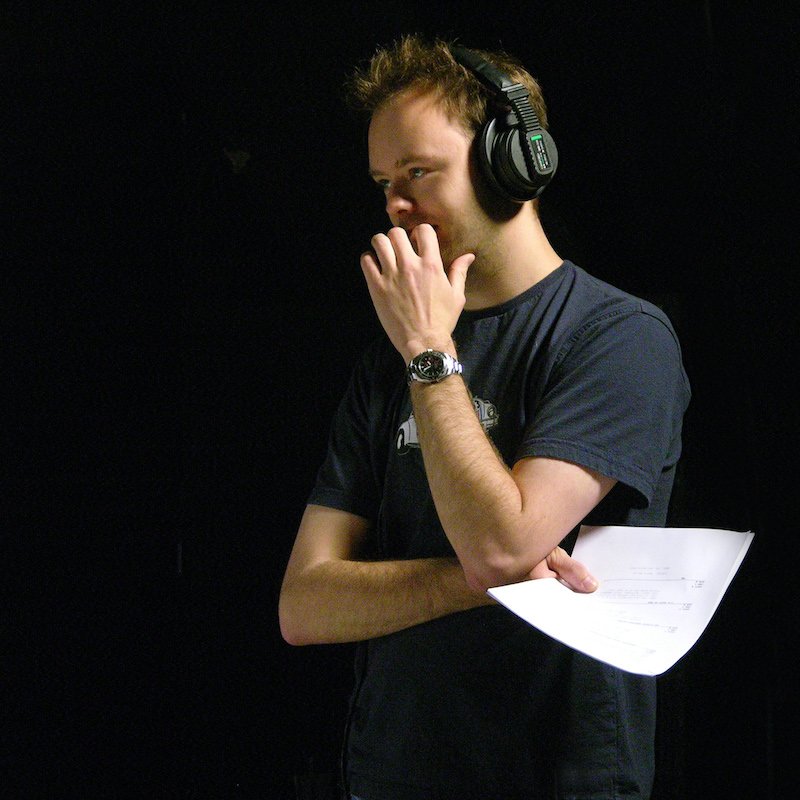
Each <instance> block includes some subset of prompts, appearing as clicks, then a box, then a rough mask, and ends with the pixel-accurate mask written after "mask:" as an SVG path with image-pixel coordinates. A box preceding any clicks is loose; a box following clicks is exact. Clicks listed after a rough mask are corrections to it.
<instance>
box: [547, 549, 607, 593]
mask: <svg viewBox="0 0 800 800" xmlns="http://www.w3.org/2000/svg"><path fill="white" fill-rule="evenodd" d="M546 561H547V566H548V567H549V568H550V569H551V570H553V572H556V573H557V574H558V577H559V579H560V580H561V582H562V583H565V584H566V585H567V586H569V587H570V589H572V590H573V591H576V592H593V591H594V590H595V589H597V586H598V583H597V580H596V579H595V578H594V576H593V575H592V574H591V573H590V572H589V570H588V569H587V568H586V567H585V566H584V565H583V564H581V562H580V561H576V560H575V559H574V558H572V556H570V555H568V554H567V552H566V551H565V550H563V549H562V548H560V547H556V548H555V550H553V551H552V552H551V553H550V555H548V556H547V559H546Z"/></svg>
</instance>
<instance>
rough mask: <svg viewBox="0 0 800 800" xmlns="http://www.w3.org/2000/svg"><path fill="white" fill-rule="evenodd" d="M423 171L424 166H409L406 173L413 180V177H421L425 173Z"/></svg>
mask: <svg viewBox="0 0 800 800" xmlns="http://www.w3.org/2000/svg"><path fill="white" fill-rule="evenodd" d="M425 172H426V170H425V168H424V167H411V169H410V170H409V171H408V174H409V176H410V177H411V179H412V180H413V179H415V178H421V177H422V176H423V175H425Z"/></svg>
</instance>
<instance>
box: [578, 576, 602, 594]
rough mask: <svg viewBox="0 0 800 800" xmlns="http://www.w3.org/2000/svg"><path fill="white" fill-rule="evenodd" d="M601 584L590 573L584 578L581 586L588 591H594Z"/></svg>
mask: <svg viewBox="0 0 800 800" xmlns="http://www.w3.org/2000/svg"><path fill="white" fill-rule="evenodd" d="M599 585H600V584H598V582H597V581H596V580H595V579H594V578H593V577H592V576H591V575H590V576H589V577H588V578H584V579H583V583H582V584H581V587H582V588H583V589H584V590H585V591H587V592H593V591H594V590H595V589H596V588H597V587H598V586H599Z"/></svg>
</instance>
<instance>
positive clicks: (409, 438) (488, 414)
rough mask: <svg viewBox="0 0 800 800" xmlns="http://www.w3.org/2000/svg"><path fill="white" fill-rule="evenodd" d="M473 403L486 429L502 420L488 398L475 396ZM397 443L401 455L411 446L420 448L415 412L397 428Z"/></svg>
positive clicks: (479, 419)
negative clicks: (483, 398)
mask: <svg viewBox="0 0 800 800" xmlns="http://www.w3.org/2000/svg"><path fill="white" fill-rule="evenodd" d="M472 405H473V406H474V407H475V413H476V414H477V415H478V421H479V422H480V423H481V425H482V426H483V429H484V430H485V431H489V430H491V429H492V428H494V427H495V426H496V425H497V424H498V423H499V422H500V416H499V415H498V413H497V407H496V406H495V404H494V403H491V402H489V401H488V400H482V399H481V398H480V397H473V398H472ZM395 444H396V445H397V452H398V453H399V454H400V455H404V454H405V453H407V452H408V451H409V450H411V448H419V436H418V435H417V421H416V420H415V419H414V414H413V413H412V414H411V415H410V416H409V418H408V419H407V420H406V421H405V422H404V423H403V424H402V425H401V426H400V427H399V428H398V429H397V437H396V438H395Z"/></svg>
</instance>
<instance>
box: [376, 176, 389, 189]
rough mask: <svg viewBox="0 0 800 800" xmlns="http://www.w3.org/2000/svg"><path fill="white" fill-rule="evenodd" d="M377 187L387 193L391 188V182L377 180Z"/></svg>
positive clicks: (382, 179)
mask: <svg viewBox="0 0 800 800" xmlns="http://www.w3.org/2000/svg"><path fill="white" fill-rule="evenodd" d="M375 185H376V186H377V187H378V188H379V189H383V191H384V192H385V191H386V190H387V189H388V188H389V187H390V186H391V181H390V180H389V179H388V178H375Z"/></svg>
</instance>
